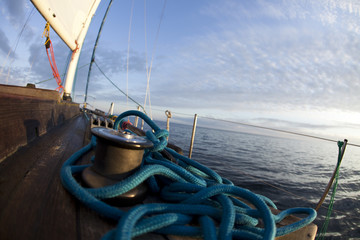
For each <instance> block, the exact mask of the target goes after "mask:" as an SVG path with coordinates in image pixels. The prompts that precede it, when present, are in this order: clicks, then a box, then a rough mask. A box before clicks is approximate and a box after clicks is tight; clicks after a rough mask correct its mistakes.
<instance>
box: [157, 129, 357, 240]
mask: <svg viewBox="0 0 360 240" xmlns="http://www.w3.org/2000/svg"><path fill="white" fill-rule="evenodd" d="M159 126H160V127H161V128H165V124H164V123H159ZM191 131H192V126H188V125H182V124H176V123H171V124H170V137H169V142H172V143H175V144H176V145H178V146H179V147H181V148H182V149H183V150H184V152H185V155H186V156H187V155H188V150H189V146H190V139H191ZM339 140H342V139H339ZM337 156H338V146H337V143H336V142H328V141H323V140H316V139H311V138H305V137H302V138H299V139H297V138H293V137H291V136H289V137H286V136H285V137H284V136H283V135H281V136H265V135H259V134H248V133H240V132H232V131H224V130H217V129H210V128H202V127H197V129H196V134H195V142H194V149H193V154H192V159H194V160H196V161H198V162H200V163H202V164H204V165H206V166H208V167H210V168H211V169H213V170H215V171H216V172H217V173H219V174H220V175H221V176H223V177H226V178H228V179H230V180H231V181H232V182H233V183H234V184H235V185H237V186H240V187H243V188H247V189H249V190H251V191H253V192H255V193H257V194H262V195H264V196H266V197H268V198H270V199H272V200H273V202H274V203H275V204H276V205H277V207H278V209H280V210H285V209H287V208H291V207H312V208H315V206H316V204H317V202H318V201H319V199H320V198H321V196H322V194H323V192H324V190H325V188H326V186H327V184H328V181H329V179H330V178H331V175H332V173H333V171H334V168H335V166H336V163H337ZM331 192H332V191H330V193H329V195H328V196H327V198H326V199H325V201H324V203H323V205H322V207H321V208H320V210H319V212H318V217H317V219H316V220H315V224H317V226H318V228H319V229H320V228H321V226H322V224H323V223H324V219H325V216H326V213H327V209H328V206H329V202H330V194H331ZM325 236H326V238H325V239H360V148H358V147H354V146H347V148H346V151H345V154H344V158H343V161H342V163H341V167H340V174H339V182H338V188H337V191H336V196H335V202H334V206H333V212H332V214H331V219H330V223H329V226H328V230H327V234H326V235H325Z"/></svg>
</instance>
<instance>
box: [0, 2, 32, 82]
mask: <svg viewBox="0 0 360 240" xmlns="http://www.w3.org/2000/svg"><path fill="white" fill-rule="evenodd" d="M34 10H35V7H34V6H33V7H32V9H31V11H30V13H29V15H28V17H27V19H26V21H25V23H24V25H23V27H22V29H21V31H20V33H19V34H18V36H17V39H16V43H15V46H14V48H13V49H14V50H12V49H10V50H9V52H8V54H7V56H6V58H5V60H4V64H3V67H2V68H1V71H0V76H1V75H2V73H3V71H4V67H5V64H6V62H7V60H8V58H9V56H10V54H11V53H12V52H13V53H14V54H15V52H16V49H17V47H18V45H19V42H20V38H21V36H22V34H23V33H24V30H25V28H26V26H27V24H28V22H29V21H30V19H31V17H32V16H33V15H34V14H35V12H34ZM14 59H15V58H13V59H12V61H11V62H10V64H9V67H8V73H7V77H6V83H8V81H9V76H10V70H11V65H12V63H13V62H14Z"/></svg>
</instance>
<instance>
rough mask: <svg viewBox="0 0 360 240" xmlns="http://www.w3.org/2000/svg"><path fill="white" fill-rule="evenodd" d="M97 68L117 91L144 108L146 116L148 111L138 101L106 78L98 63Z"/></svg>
mask: <svg viewBox="0 0 360 240" xmlns="http://www.w3.org/2000/svg"><path fill="white" fill-rule="evenodd" d="M94 63H95V66H96V67H97V68H98V69H99V71H100V72H101V73H102V75H103V76H104V77H105V78H106V79H107V80H108V81H109V82H110V83H111V84H112V85H113V86H114V87H115V88H116V89H117V90H119V91H120V92H121V93H122V94H124V95H125V96H126V97H127V98H128V99H130V100H131V101H133V102H134V103H135V104H137V105H138V106H139V107H141V108H142V110H143V111H144V113H145V114H146V111H145V109H144V107H143V106H142V105H141V104H140V103H138V102H137V101H136V100H134V99H133V98H132V97H130V96H129V95H127V94H126V93H125V92H124V91H123V90H121V89H120V88H119V87H118V86H117V85H116V84H115V83H114V82H113V81H111V79H110V78H109V77H108V76H106V74H105V73H104V72H103V70H101V68H100V67H99V65H98V64H97V63H96V61H94Z"/></svg>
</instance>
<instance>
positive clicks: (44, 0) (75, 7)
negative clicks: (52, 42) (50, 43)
mask: <svg viewBox="0 0 360 240" xmlns="http://www.w3.org/2000/svg"><path fill="white" fill-rule="evenodd" d="M31 1H32V3H33V4H34V6H35V7H36V8H37V9H38V11H39V12H40V13H41V15H42V16H43V17H44V18H45V19H46V20H47V21H48V22H49V23H50V25H51V27H52V28H53V29H54V31H55V32H56V33H57V34H58V35H59V37H60V38H61V39H62V40H63V41H64V42H65V43H66V45H68V47H69V48H70V49H71V50H73V51H74V50H75V49H76V48H77V47H78V44H79V43H80V44H82V42H81V41H83V38H84V35H86V32H87V28H88V27H89V24H90V21H91V18H92V16H93V15H94V13H95V11H96V9H97V7H98V5H99V3H100V1H101V0H76V1H74V0H31ZM79 41H80V42H79Z"/></svg>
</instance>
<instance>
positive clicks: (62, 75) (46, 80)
mask: <svg viewBox="0 0 360 240" xmlns="http://www.w3.org/2000/svg"><path fill="white" fill-rule="evenodd" d="M89 64H90V63H87V64H84V65H82V66H81V67H78V68H77V70H80V69H82V68H84V67H86V66H88V65H89ZM65 74H66V73H63V74H61V75H60V76H61V77H64V76H65ZM54 78H55V77H52V78H48V79H45V80H42V81H40V82H36V83H35V84H40V83H44V82H48V81H50V80H53V79H54Z"/></svg>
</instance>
